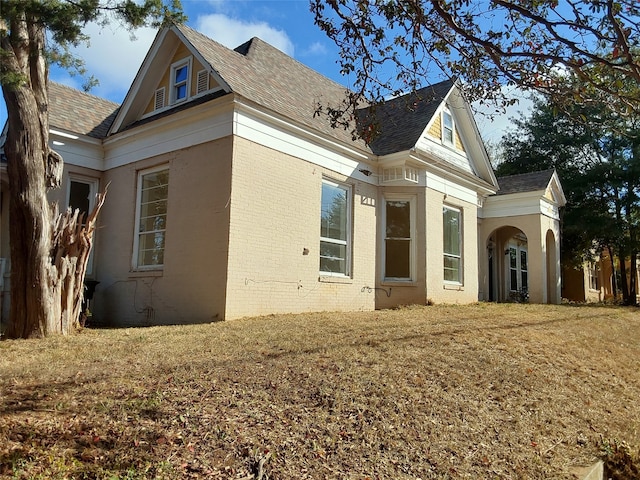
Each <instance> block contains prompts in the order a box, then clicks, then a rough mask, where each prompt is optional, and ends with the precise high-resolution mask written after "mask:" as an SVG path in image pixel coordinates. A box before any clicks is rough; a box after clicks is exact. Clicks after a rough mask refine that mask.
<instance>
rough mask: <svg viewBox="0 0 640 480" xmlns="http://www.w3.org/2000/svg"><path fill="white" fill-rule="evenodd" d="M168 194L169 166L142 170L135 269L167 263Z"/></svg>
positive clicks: (135, 243) (135, 241)
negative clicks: (165, 261) (165, 253)
mask: <svg viewBox="0 0 640 480" xmlns="http://www.w3.org/2000/svg"><path fill="white" fill-rule="evenodd" d="M168 197H169V169H168V168H167V166H166V165H165V166H162V167H156V168H153V169H149V170H144V171H141V172H139V173H138V200H137V208H136V233H135V238H134V261H133V266H134V268H141V269H153V268H160V267H162V265H164V248H165V236H166V231H167V200H168Z"/></svg>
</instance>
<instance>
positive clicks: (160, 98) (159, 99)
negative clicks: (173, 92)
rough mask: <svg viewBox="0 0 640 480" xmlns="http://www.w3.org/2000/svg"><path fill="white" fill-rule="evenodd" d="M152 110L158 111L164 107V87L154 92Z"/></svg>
mask: <svg viewBox="0 0 640 480" xmlns="http://www.w3.org/2000/svg"><path fill="white" fill-rule="evenodd" d="M154 105H155V106H154V109H155V110H159V109H161V108H162V107H164V87H162V88H159V89H158V90H156V96H155V100H154Z"/></svg>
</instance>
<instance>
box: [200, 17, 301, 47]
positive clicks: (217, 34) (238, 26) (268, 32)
mask: <svg viewBox="0 0 640 480" xmlns="http://www.w3.org/2000/svg"><path fill="white" fill-rule="evenodd" d="M195 29H196V30H198V31H199V32H201V33H203V34H204V35H206V36H208V37H209V38H212V39H214V40H215V41H216V42H219V43H221V44H223V45H224V46H226V47H228V48H236V47H237V46H238V45H242V44H243V43H244V42H246V41H247V40H250V39H251V38H253V37H259V38H260V39H262V40H264V41H265V42H267V43H269V44H271V45H273V46H274V47H276V48H277V49H279V50H281V51H283V52H284V53H286V54H287V55H289V56H291V57H293V55H294V46H293V42H292V41H291V39H290V38H289V36H288V35H287V33H286V32H284V31H283V30H278V29H276V28H273V27H272V26H270V25H269V24H268V23H266V22H251V21H248V22H245V21H242V20H238V19H235V18H231V17H228V16H226V15H222V14H219V13H214V14H210V15H202V16H199V17H198V18H197V20H196V22H195Z"/></svg>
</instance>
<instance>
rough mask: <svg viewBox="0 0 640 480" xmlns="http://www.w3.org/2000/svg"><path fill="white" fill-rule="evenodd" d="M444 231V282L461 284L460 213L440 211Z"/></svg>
mask: <svg viewBox="0 0 640 480" xmlns="http://www.w3.org/2000/svg"><path fill="white" fill-rule="evenodd" d="M442 226H443V229H444V238H443V246H444V280H445V282H455V283H462V212H460V210H458V209H455V208H450V207H444V208H443V209H442Z"/></svg>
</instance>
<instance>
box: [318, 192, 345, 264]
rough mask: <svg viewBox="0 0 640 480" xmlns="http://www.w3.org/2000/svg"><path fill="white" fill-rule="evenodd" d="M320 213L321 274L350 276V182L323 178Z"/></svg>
mask: <svg viewBox="0 0 640 480" xmlns="http://www.w3.org/2000/svg"><path fill="white" fill-rule="evenodd" d="M321 203H322V207H321V213H320V273H321V274H323V275H341V276H348V275H350V263H351V262H350V255H351V225H350V224H351V213H350V212H351V189H350V188H349V187H348V186H347V185H343V184H340V183H336V182H332V181H330V180H323V181H322V202H321Z"/></svg>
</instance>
